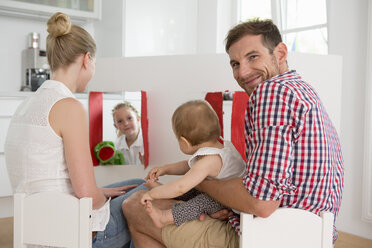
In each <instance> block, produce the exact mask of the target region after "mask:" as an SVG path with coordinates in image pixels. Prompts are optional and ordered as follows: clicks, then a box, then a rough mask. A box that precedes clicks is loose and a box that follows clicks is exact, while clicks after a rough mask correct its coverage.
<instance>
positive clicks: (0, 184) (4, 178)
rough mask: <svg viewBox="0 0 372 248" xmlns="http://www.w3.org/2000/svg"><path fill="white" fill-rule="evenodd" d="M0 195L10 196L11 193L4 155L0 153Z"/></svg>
mask: <svg viewBox="0 0 372 248" xmlns="http://www.w3.org/2000/svg"><path fill="white" fill-rule="evenodd" d="M0 178H1V179H0V197H3V196H11V195H12V194H13V192H12V188H11V186H10V181H9V176H8V170H7V169H6V165H5V156H4V154H0Z"/></svg>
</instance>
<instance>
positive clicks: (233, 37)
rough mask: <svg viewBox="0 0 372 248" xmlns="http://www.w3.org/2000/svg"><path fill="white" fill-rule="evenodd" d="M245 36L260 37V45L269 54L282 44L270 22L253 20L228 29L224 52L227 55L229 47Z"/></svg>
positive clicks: (280, 37)
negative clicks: (267, 50)
mask: <svg viewBox="0 0 372 248" xmlns="http://www.w3.org/2000/svg"><path fill="white" fill-rule="evenodd" d="M246 35H262V44H263V45H264V46H265V47H266V48H267V49H269V52H270V53H273V51H274V49H275V47H276V46H277V45H278V44H279V43H280V42H282V36H281V34H280V32H279V29H278V27H277V26H276V25H275V24H274V23H273V21H272V20H270V19H265V20H260V19H258V18H255V19H250V20H248V21H246V22H242V23H240V24H238V25H236V26H235V27H233V28H232V29H230V31H229V33H228V34H227V36H226V39H225V41H226V46H225V50H226V52H227V53H229V49H230V47H231V45H232V44H234V43H235V42H237V41H239V40H240V39H241V38H243V37H244V36H246Z"/></svg>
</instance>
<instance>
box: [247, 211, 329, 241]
mask: <svg viewBox="0 0 372 248" xmlns="http://www.w3.org/2000/svg"><path fill="white" fill-rule="evenodd" d="M240 228H241V231H242V234H241V236H240V247H241V248H272V247H275V248H298V247H301V248H332V247H333V214H332V213H329V212H323V213H322V214H321V216H318V215H316V214H313V213H311V212H309V211H305V210H301V209H295V208H279V209H277V210H276V211H275V212H274V213H273V214H272V215H270V216H269V217H268V218H260V217H254V216H253V215H251V214H245V213H241V214H240Z"/></svg>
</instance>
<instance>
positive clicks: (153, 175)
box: [145, 166, 166, 180]
mask: <svg viewBox="0 0 372 248" xmlns="http://www.w3.org/2000/svg"><path fill="white" fill-rule="evenodd" d="M165 174H166V169H165V168H164V167H163V166H159V167H155V168H153V169H151V170H150V172H149V174H147V176H146V177H145V180H159V177H160V176H162V175H165Z"/></svg>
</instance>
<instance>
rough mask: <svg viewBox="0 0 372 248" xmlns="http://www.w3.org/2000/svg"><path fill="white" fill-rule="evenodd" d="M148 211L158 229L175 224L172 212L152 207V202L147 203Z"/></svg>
mask: <svg viewBox="0 0 372 248" xmlns="http://www.w3.org/2000/svg"><path fill="white" fill-rule="evenodd" d="M146 211H147V213H148V214H149V216H150V218H151V219H152V221H153V222H154V224H155V226H157V227H158V228H163V227H165V226H167V225H170V224H174V219H173V215H172V210H171V209H167V210H161V209H159V208H156V207H154V206H153V205H152V203H151V201H146Z"/></svg>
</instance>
